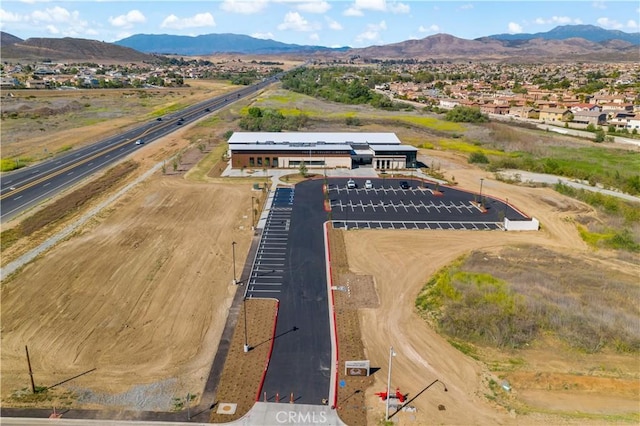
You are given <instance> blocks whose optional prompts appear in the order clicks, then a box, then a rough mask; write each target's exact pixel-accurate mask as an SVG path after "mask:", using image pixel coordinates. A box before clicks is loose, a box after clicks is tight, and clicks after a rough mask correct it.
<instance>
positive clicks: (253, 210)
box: [251, 197, 256, 230]
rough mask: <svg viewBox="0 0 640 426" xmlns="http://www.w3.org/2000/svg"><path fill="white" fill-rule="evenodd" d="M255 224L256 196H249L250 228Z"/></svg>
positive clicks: (253, 227)
mask: <svg viewBox="0 0 640 426" xmlns="http://www.w3.org/2000/svg"><path fill="white" fill-rule="evenodd" d="M255 226H256V197H251V230H253V229H255Z"/></svg>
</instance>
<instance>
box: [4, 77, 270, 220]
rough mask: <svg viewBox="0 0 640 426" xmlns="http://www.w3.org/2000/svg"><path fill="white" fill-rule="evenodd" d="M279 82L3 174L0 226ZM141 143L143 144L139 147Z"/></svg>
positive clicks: (265, 82)
mask: <svg viewBox="0 0 640 426" xmlns="http://www.w3.org/2000/svg"><path fill="white" fill-rule="evenodd" d="M278 79H279V75H276V76H273V77H270V78H267V79H265V80H263V81H260V82H258V83H256V84H254V85H251V86H247V87H244V88H242V89H240V90H236V91H234V92H231V93H227V94H225V95H223V96H219V97H216V98H213V99H209V100H207V101H203V102H200V103H198V104H195V105H192V106H190V107H187V108H185V109H183V110H181V111H179V112H176V113H172V114H168V115H165V116H163V117H159V118H157V119H155V120H153V121H150V122H146V123H144V124H141V125H139V126H137V127H135V128H133V129H131V130H128V131H126V132H124V133H121V134H119V135H116V136H111V137H109V138H106V139H103V140H101V141H99V142H96V143H94V144H91V145H88V146H85V147H82V148H79V149H77V150H73V151H71V152H68V153H65V154H64V155H60V156H57V157H55V158H52V159H51V160H47V161H44V162H42V163H37V164H34V165H32V166H29V167H24V168H22V169H19V170H16V171H13V172H10V173H5V174H3V175H2V180H1V182H0V222H2V223H4V222H6V221H8V220H10V219H12V218H14V217H16V216H17V215H19V214H21V213H22V212H24V211H25V210H27V209H29V208H31V207H33V206H35V205H37V204H38V203H41V202H42V201H44V200H46V199H48V198H50V197H52V196H54V195H56V194H58V193H60V192H61V191H63V190H64V189H66V188H68V187H70V186H72V185H74V184H76V183H77V182H79V181H81V180H82V179H84V178H86V177H87V176H90V175H92V174H93V173H95V172H96V171H98V170H101V169H104V168H105V167H107V166H109V165H111V164H113V163H115V162H116V161H118V160H120V159H122V158H124V157H126V156H127V155H129V154H131V153H132V152H134V151H135V150H137V149H140V148H141V147H143V146H144V145H145V144H147V143H151V142H153V141H155V140H156V139H159V138H161V137H163V136H166V135H168V134H170V133H172V132H174V131H176V130H178V129H180V128H181V126H183V125H186V124H189V123H191V122H194V121H196V120H198V119H200V118H202V117H205V116H207V115H209V114H211V113H213V112H214V111H217V110H219V109H221V108H224V107H226V106H227V105H229V104H231V103H233V102H234V101H237V100H239V99H242V98H244V97H247V96H249V95H251V94H253V93H255V92H257V91H258V90H261V89H263V88H265V87H266V86H268V85H270V84H273V83H275V82H276V81H278ZM138 140H139V141H140V144H138V143H136V142H137V141H138Z"/></svg>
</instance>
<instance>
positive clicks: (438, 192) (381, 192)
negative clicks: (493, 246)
mask: <svg viewBox="0 0 640 426" xmlns="http://www.w3.org/2000/svg"><path fill="white" fill-rule="evenodd" d="M328 197H329V202H330V205H331V213H332V221H333V224H334V226H336V227H340V228H348V229H354V228H355V229H455V230H463V229H467V230H499V229H503V220H504V218H505V217H508V218H509V219H511V220H520V219H521V220H527V219H528V218H527V217H526V216H525V215H523V214H522V213H520V212H519V211H518V210H516V209H515V208H513V207H512V206H509V205H508V204H507V203H506V202H504V201H502V200H497V199H495V198H492V197H488V196H487V195H486V194H482V200H481V199H480V194H476V193H473V192H467V191H463V190H458V189H455V188H452V187H448V186H447V187H444V186H436V185H435V184H433V183H427V182H423V181H421V180H416V179H413V180H412V179H395V178H394V179H331V180H330V181H329V184H328Z"/></svg>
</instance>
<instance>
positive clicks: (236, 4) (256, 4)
mask: <svg viewBox="0 0 640 426" xmlns="http://www.w3.org/2000/svg"><path fill="white" fill-rule="evenodd" d="M267 2H268V0H251V1H249V0H224V1H223V2H222V4H220V9H222V10H224V11H225V12H232V13H241V14H244V15H252V14H255V13H260V12H262V10H263V9H264V8H265V7H266V6H267Z"/></svg>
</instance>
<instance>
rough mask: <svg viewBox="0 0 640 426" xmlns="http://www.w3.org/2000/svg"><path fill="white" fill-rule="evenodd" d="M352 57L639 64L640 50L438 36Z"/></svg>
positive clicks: (625, 45)
mask: <svg viewBox="0 0 640 426" xmlns="http://www.w3.org/2000/svg"><path fill="white" fill-rule="evenodd" d="M348 54H350V55H359V56H360V57H363V58H376V59H407V58H413V59H419V60H428V59H440V60H449V61H463V60H476V61H482V60H485V61H486V60H498V61H510V62H516V61H517V62H531V61H541V60H554V61H575V60H584V61H594V60H600V61H637V60H638V59H639V58H638V49H637V46H633V45H632V44H631V43H629V42H625V41H620V40H615V41H607V42H602V43H595V42H592V41H589V40H586V39H583V38H570V39H565V40H547V39H541V38H536V39H531V40H498V39H494V38H491V37H484V38H480V39H475V40H466V39H462V38H458V37H454V36H452V35H448V34H436V35H432V36H429V37H426V38H423V39H420V40H407V41H403V42H400V43H394V44H388V45H384V46H371V47H367V48H363V49H351V50H349V51H348Z"/></svg>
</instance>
